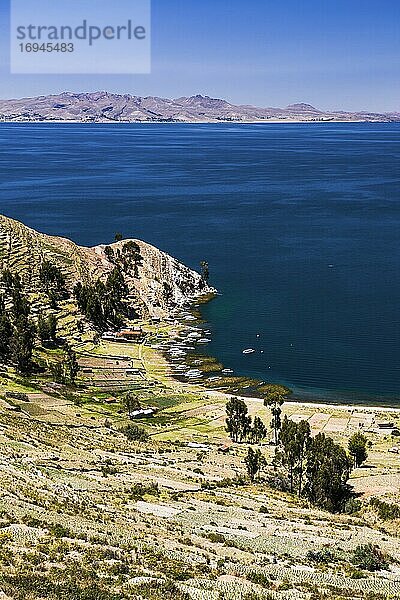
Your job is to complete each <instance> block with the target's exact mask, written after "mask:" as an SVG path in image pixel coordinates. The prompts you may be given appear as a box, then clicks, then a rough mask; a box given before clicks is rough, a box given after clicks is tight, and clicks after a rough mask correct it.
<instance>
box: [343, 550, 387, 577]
mask: <svg viewBox="0 0 400 600" xmlns="http://www.w3.org/2000/svg"><path fill="white" fill-rule="evenodd" d="M352 562H353V564H354V565H355V566H356V567H358V568H360V569H364V570H366V571H380V570H381V569H387V568H388V566H389V563H388V557H387V556H385V554H384V553H383V552H382V550H381V549H380V548H379V546H374V545H373V544H365V545H361V546H357V548H356V549H355V550H354V553H353V558H352Z"/></svg>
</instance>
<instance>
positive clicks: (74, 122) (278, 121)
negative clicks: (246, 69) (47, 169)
mask: <svg viewBox="0 0 400 600" xmlns="http://www.w3.org/2000/svg"><path fill="white" fill-rule="evenodd" d="M2 123H4V124H5V125H11V124H12V123H20V124H21V125H40V124H43V125H51V124H54V125H260V124H264V125H268V124H269V123H271V124H272V125H277V124H285V123H287V124H297V125H298V124H301V123H304V124H307V125H319V124H321V125H326V124H329V123H331V124H335V123H358V124H360V123H368V124H381V125H382V124H395V123H400V120H399V121H391V120H382V121H377V120H376V121H372V120H369V119H332V120H331V119H326V120H321V121H316V120H307V119H261V120H251V121H81V120H69V119H68V120H52V119H50V120H47V119H43V120H42V121H29V120H15V119H14V120H4V121H0V125H1V124H2Z"/></svg>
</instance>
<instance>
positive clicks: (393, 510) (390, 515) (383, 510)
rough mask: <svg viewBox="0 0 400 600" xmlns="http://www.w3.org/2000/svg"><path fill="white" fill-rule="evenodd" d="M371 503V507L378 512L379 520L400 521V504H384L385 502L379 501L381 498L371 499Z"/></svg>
mask: <svg viewBox="0 0 400 600" xmlns="http://www.w3.org/2000/svg"><path fill="white" fill-rule="evenodd" d="M369 503H370V506H372V507H373V508H374V509H375V510H376V512H377V513H378V516H379V518H380V519H382V521H392V520H393V519H400V506H398V504H391V503H389V502H384V501H383V500H379V498H371V500H370V501H369Z"/></svg>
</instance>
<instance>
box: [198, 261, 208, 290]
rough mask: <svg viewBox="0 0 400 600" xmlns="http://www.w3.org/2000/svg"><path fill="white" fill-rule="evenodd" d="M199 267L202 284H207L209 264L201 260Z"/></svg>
mask: <svg viewBox="0 0 400 600" xmlns="http://www.w3.org/2000/svg"><path fill="white" fill-rule="evenodd" d="M200 268H201V280H202V283H203V285H204V286H206V285H207V284H208V281H209V279H210V266H209V264H208V262H207V261H206V260H202V261H201V263H200Z"/></svg>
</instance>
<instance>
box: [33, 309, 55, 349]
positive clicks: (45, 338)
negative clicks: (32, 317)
mask: <svg viewBox="0 0 400 600" xmlns="http://www.w3.org/2000/svg"><path fill="white" fill-rule="evenodd" d="M37 332H38V336H39V338H40V341H41V342H42V343H44V344H46V343H48V342H53V343H54V342H56V340H57V319H56V317H55V315H50V316H49V317H47V319H46V318H45V317H42V316H40V317H39V320H38V324H37Z"/></svg>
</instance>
